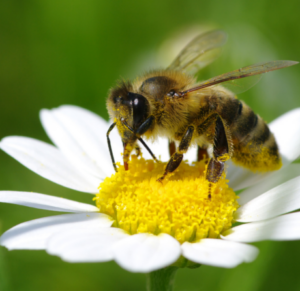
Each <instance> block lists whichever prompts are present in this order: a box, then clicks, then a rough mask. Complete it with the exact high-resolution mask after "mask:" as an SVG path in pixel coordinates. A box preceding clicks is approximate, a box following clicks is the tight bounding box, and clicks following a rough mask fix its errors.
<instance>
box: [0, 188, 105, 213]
mask: <svg viewBox="0 0 300 291" xmlns="http://www.w3.org/2000/svg"><path fill="white" fill-rule="evenodd" d="M0 202H4V203H12V204H18V205H23V206H27V207H32V208H39V209H45V210H51V211H60V212H98V211H99V209H98V208H97V207H96V206H94V205H90V204H85V203H80V202H77V201H72V200H69V199H64V198H60V197H54V196H50V195H45V194H39V193H32V192H17V191H0Z"/></svg>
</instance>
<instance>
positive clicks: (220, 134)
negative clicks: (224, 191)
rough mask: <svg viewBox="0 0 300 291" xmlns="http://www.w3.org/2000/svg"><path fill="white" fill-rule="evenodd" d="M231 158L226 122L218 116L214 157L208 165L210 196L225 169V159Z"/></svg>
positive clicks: (207, 174) (207, 176)
mask: <svg viewBox="0 0 300 291" xmlns="http://www.w3.org/2000/svg"><path fill="white" fill-rule="evenodd" d="M227 134H229V133H227ZM229 158H230V155H229V145H228V138H227V135H226V131H225V128H224V124H223V122H222V120H221V118H220V117H217V120H216V127H215V138H214V150H213V157H212V158H211V159H210V161H209V164H208V166H207V172H206V180H208V181H209V182H210V183H209V189H208V198H209V199H210V198H211V188H212V186H213V184H214V183H217V182H218V181H219V179H220V177H221V175H222V173H223V171H224V165H225V161H227V160H228V159H229Z"/></svg>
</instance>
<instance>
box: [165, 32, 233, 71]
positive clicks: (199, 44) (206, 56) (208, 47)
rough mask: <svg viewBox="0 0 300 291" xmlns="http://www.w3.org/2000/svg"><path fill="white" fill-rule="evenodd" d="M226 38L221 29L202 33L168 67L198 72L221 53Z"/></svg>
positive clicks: (169, 68)
mask: <svg viewBox="0 0 300 291" xmlns="http://www.w3.org/2000/svg"><path fill="white" fill-rule="evenodd" d="M226 40H227V34H226V33H225V32H224V31H221V30H213V31H210V32H207V33H204V34H200V35H198V36H197V37H196V38H194V39H193V40H192V41H191V42H190V43H189V44H188V45H187V46H186V47H185V48H184V49H183V50H182V51H181V53H180V54H179V55H178V57H177V58H176V59H175V60H174V61H173V63H172V64H171V65H170V66H169V67H168V68H167V69H168V70H180V71H183V72H185V73H190V74H196V73H197V72H198V71H199V70H200V69H202V68H203V67H205V66H207V65H208V64H210V63H211V62H213V61H214V60H215V59H216V58H217V57H218V56H219V55H220V53H221V47H222V46H223V45H224V44H225V42H226Z"/></svg>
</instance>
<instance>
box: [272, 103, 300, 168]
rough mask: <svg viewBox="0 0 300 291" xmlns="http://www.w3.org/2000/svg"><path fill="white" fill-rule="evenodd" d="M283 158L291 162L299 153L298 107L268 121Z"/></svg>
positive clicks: (299, 123)
mask: <svg viewBox="0 0 300 291" xmlns="http://www.w3.org/2000/svg"><path fill="white" fill-rule="evenodd" d="M269 126H270V129H271V131H272V132H273V133H274V135H275V138H276V140H277V143H278V146H279V150H280V153H281V154H282V156H283V158H284V160H286V161H287V162H290V163H291V162H292V161H294V160H296V159H297V158H298V157H299V155H300V134H299V132H300V108H296V109H294V110H291V111H289V112H287V113H285V114H283V115H281V116H280V117H279V118H277V119H275V120H274V121H272V122H271V123H270V125H269Z"/></svg>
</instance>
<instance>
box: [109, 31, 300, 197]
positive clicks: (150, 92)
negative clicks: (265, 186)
mask: <svg viewBox="0 0 300 291" xmlns="http://www.w3.org/2000/svg"><path fill="white" fill-rule="evenodd" d="M226 39H227V35H226V33H224V32H223V31H221V30H214V31H210V32H207V33H204V34H201V35H198V36H197V37H196V38H194V39H193V40H192V41H191V42H190V43H189V44H188V45H187V46H186V47H185V48H184V49H183V50H182V51H181V53H180V54H179V55H178V57H177V58H176V59H175V60H174V61H173V63H172V64H171V65H170V66H169V67H168V68H167V69H165V70H156V71H151V72H149V73H146V74H144V75H143V76H141V77H138V78H137V79H136V80H135V81H134V82H124V81H122V82H119V83H118V85H117V86H116V87H115V88H112V89H111V90H110V93H109V97H108V99H107V109H108V112H109V115H110V118H111V119H112V120H113V121H114V123H113V124H112V125H111V126H110V128H109V130H108V132H107V141H108V147H109V151H110V155H111V159H112V163H113V165H114V168H115V170H116V171H117V168H116V165H115V161H114V157H113V154H112V148H111V143H110V140H109V133H110V132H111V130H112V129H113V128H114V127H115V126H117V129H118V131H119V134H120V136H121V139H122V142H123V147H124V152H123V162H124V167H125V169H126V170H128V161H129V158H130V154H131V152H132V151H133V150H134V149H135V150H136V151H137V153H139V151H140V149H139V146H138V144H137V141H140V142H141V143H142V145H144V146H145V147H146V149H147V150H148V151H149V153H150V154H151V155H152V157H153V158H154V159H155V160H157V159H156V157H155V155H154V154H153V153H152V151H151V149H150V148H149V147H148V146H147V144H146V143H145V142H144V139H143V138H144V137H145V138H146V139H155V138H157V137H167V138H168V139H169V150H170V155H171V158H170V160H169V162H168V163H167V165H166V167H165V171H164V173H162V176H161V177H160V178H159V179H158V181H162V180H163V179H164V178H165V177H166V176H167V175H168V173H172V172H173V171H174V170H175V169H177V167H178V166H179V165H180V163H181V161H182V160H183V155H184V154H185V153H186V152H187V151H188V149H189V148H190V146H191V145H196V146H198V157H197V159H198V160H201V159H203V158H205V157H206V158H209V162H208V165H207V170H206V179H207V180H208V182H209V193H208V196H209V197H211V188H212V187H213V185H214V184H215V183H217V182H218V180H219V179H220V177H221V175H222V173H223V171H224V166H225V162H226V161H227V160H229V159H231V160H232V161H233V162H234V163H236V164H238V165H240V166H243V167H246V168H248V169H250V170H252V171H260V172H264V171H273V170H277V169H279V168H280V167H281V157H280V154H279V151H278V146H277V143H276V140H275V138H274V136H273V134H272V133H271V132H270V129H269V127H268V125H267V124H266V123H265V122H264V121H263V119H262V118H261V117H260V116H259V115H257V114H255V113H254V112H253V111H252V109H251V108H250V107H249V106H248V105H246V104H245V103H244V102H243V101H241V100H239V99H237V98H236V95H235V93H234V92H236V91H238V90H239V89H241V88H242V89H243V90H245V89H248V88H250V87H251V86H252V85H253V84H254V83H256V82H257V77H260V76H259V75H260V74H263V73H266V72H270V71H273V70H278V69H281V68H285V67H289V66H292V65H295V64H297V63H298V62H294V61H271V62H265V63H262V64H257V65H251V66H248V67H244V68H241V69H238V70H235V71H232V72H229V73H225V74H222V75H220V76H217V77H214V78H211V79H209V80H207V81H204V82H200V83H199V82H197V80H196V78H195V77H194V75H195V74H196V73H197V72H198V71H199V70H200V69H202V68H203V67H205V66H206V65H208V64H209V63H211V62H212V61H213V60H215V59H216V58H217V56H218V55H219V52H220V50H221V48H222V46H223V45H224V44H225V42H226ZM245 77H251V78H248V79H247V80H249V82H247V83H248V84H247V85H246V86H244V87H243V86H242V85H241V80H243V78H245ZM251 79H252V80H251ZM233 85H234V86H233ZM228 88H229V89H228ZM232 88H238V90H236V89H232ZM175 142H177V144H179V145H178V147H177V149H176V146H175ZM209 146H212V149H213V150H212V155H211V156H209V154H208V151H207V149H208V147H209Z"/></svg>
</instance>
